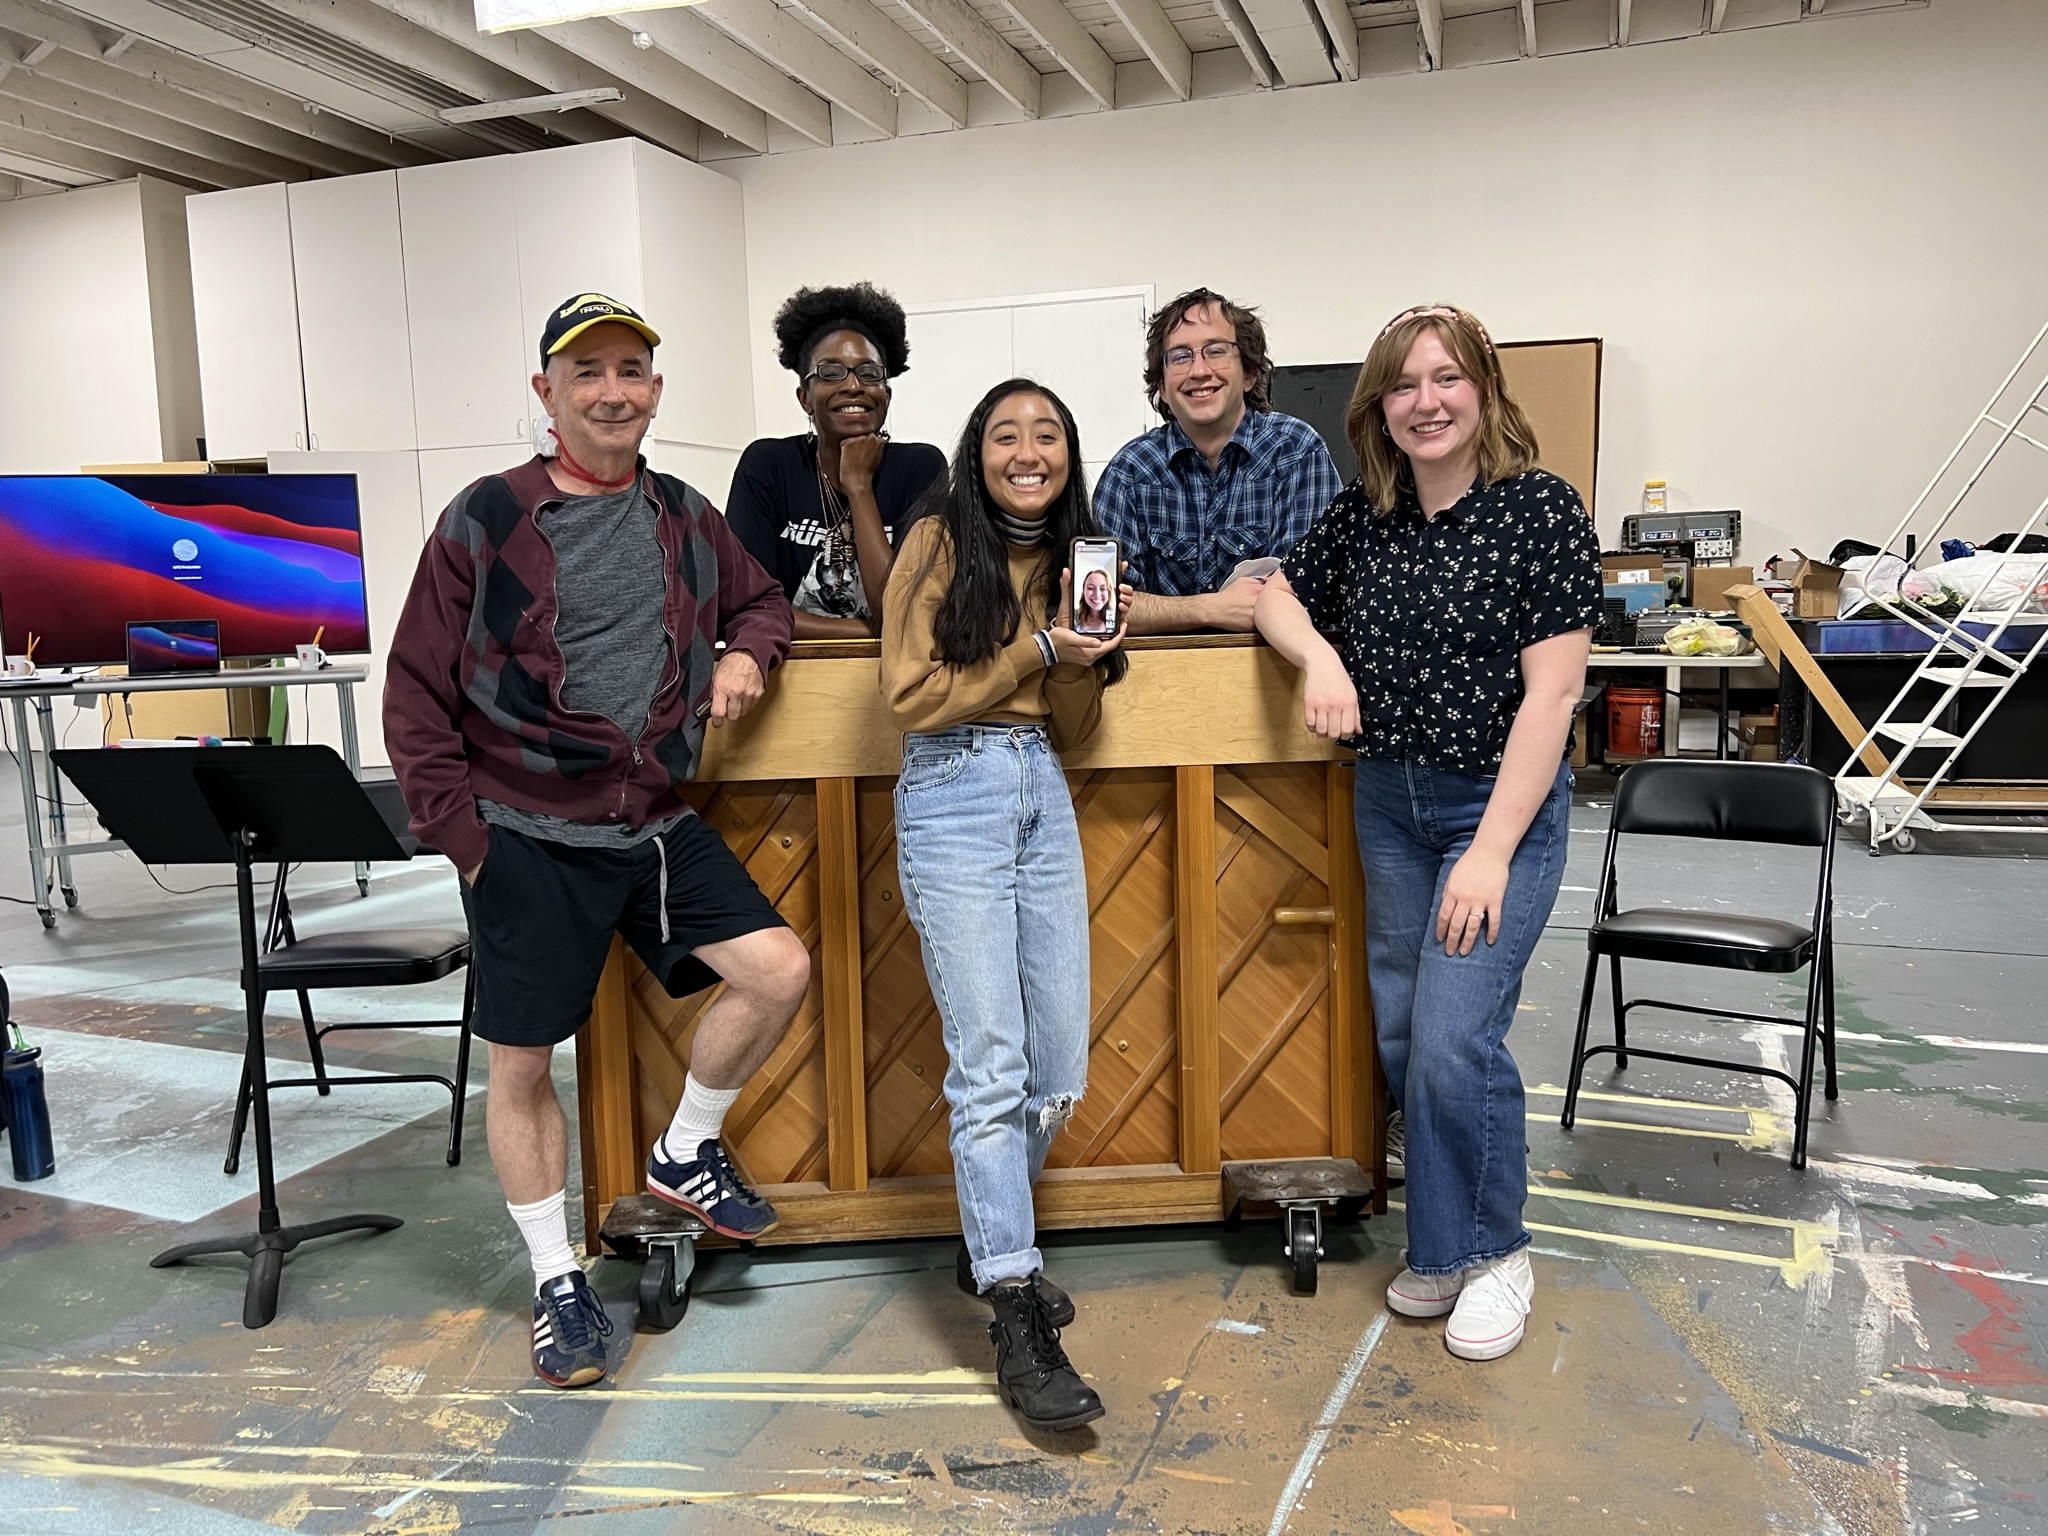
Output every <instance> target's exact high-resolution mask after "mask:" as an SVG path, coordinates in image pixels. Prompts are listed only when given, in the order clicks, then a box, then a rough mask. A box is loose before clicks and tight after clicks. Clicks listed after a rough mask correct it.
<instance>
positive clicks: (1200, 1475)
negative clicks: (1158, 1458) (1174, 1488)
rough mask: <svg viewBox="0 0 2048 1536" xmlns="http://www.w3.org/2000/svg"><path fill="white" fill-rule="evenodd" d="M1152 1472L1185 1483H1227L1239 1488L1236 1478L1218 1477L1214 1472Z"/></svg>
mask: <svg viewBox="0 0 2048 1536" xmlns="http://www.w3.org/2000/svg"><path fill="white" fill-rule="evenodd" d="M1152 1470H1153V1471H1154V1472H1157V1473H1158V1474H1159V1475H1160V1476H1162V1477H1177V1478H1179V1479H1180V1480H1181V1481H1182V1482H1184V1483H1226V1484H1228V1485H1229V1486H1231V1487H1233V1488H1235V1487H1236V1486H1237V1479H1236V1478H1234V1477H1218V1476H1217V1475H1216V1474H1215V1473H1214V1472H1186V1471H1183V1470H1181V1469H1180V1468H1179V1467H1154V1468H1153V1469H1152Z"/></svg>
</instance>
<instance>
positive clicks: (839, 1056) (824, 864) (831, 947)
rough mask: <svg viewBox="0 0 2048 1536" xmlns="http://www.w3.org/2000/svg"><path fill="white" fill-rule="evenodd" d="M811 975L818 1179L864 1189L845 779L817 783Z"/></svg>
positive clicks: (852, 828) (854, 858)
mask: <svg viewBox="0 0 2048 1536" xmlns="http://www.w3.org/2000/svg"><path fill="white" fill-rule="evenodd" d="M818 915H819V924H820V930H819V937H818V969H819V972H820V976H821V979H822V981H823V983H824V996H825V1126H826V1145H827V1147H828V1149H829V1150H828V1157H827V1167H828V1169H829V1171H828V1173H827V1175H826V1179H827V1182H828V1183H829V1184H830V1185H831V1187H832V1188H833V1189H835V1190H859V1189H866V1188H867V1187H868V1095H867V1081H866V1073H865V1070H864V1067H863V1061H864V1057H865V1052H866V1046H865V1044H864V1042H863V1036H862V1021H861V995H860V994H861V942H860V829H859V826H858V824H857V821H856V818H855V814H854V783H853V780H852V779H820V780H818Z"/></svg>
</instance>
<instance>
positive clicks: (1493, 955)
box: [1356, 758, 1571, 1275]
mask: <svg viewBox="0 0 2048 1536" xmlns="http://www.w3.org/2000/svg"><path fill="white" fill-rule="evenodd" d="M1493 785H1494V780H1493V776H1492V775H1487V776H1485V777H1475V776H1473V775H1471V774H1465V773H1453V772H1449V771H1447V770H1444V769H1440V768H1432V767H1431V766H1429V765H1428V764H1427V763H1421V762H1415V761H1412V760H1408V761H1398V762H1397V761H1389V760H1386V759H1379V758H1361V759H1359V763H1358V788H1357V801H1356V807H1357V817H1358V854H1359V860H1360V862H1361V863H1362V864H1363V865H1364V867H1365V908H1366V913H1365V952H1366V969H1367V972H1368V974H1369V975H1370V977H1371V980H1372V1008H1373V1019H1374V1022H1375V1026H1376V1029H1377V1032H1378V1035H1379V1046H1380V1064H1381V1067H1382V1068H1383V1070H1384V1071H1385V1073H1386V1078H1387V1084H1388V1087H1389V1089H1390V1090H1391V1092H1392V1094H1393V1097H1394V1102H1395V1103H1396V1104H1398V1105H1399V1106H1400V1107H1401V1109H1402V1110H1403V1112H1404V1113H1405V1114H1406V1116H1407V1151H1406V1157H1407V1179H1408V1186H1407V1198H1408V1267H1409V1268H1410V1269H1412V1270H1413V1271H1414V1272H1415V1273H1416V1274H1418V1275H1454V1274H1457V1273H1458V1272H1459V1271H1460V1270H1464V1269H1469V1268H1470V1267H1471V1266H1473V1265H1474V1264H1484V1263H1486V1262H1487V1261H1489V1260H1491V1259H1499V1258H1505V1257H1506V1256H1507V1255H1509V1254H1511V1253H1513V1252H1515V1251H1516V1250H1517V1249H1520V1248H1525V1247H1527V1246H1528V1244H1529V1231H1528V1229H1527V1228H1526V1227H1524V1226H1523V1225H1522V1205H1523V1202H1524V1200H1525V1199H1526V1198H1527V1195H1528V1192H1529V1190H1528V1141H1527V1138H1526V1130H1527V1128H1526V1126H1525V1125H1524V1123H1523V1098H1522V1076H1521V1073H1520V1071H1519V1070H1518V1069H1517V1068H1516V1066H1515V1059H1514V1057H1513V1056H1511V1055H1509V1054H1508V1046H1507V1034H1508V1026H1509V1025H1510V1024H1512V1023H1513V1022H1514V1019H1515V1005H1516V1003H1517V1002H1518V1001H1519V1000H1520V998H1521V995H1522V971H1523V968H1524V967H1525V966H1527V965H1528V963H1529V957H1530V956H1531V955H1532V954H1533V953H1534V952H1535V949H1536V941H1537V939H1538V938H1539V937H1540V936H1541V935H1542V933H1543V925H1544V924H1545V923H1546V922H1547V921H1549V918H1550V909H1551V906H1552V905H1553V904H1554V903H1555V902H1556V900H1557V889H1558V885H1559V882H1560V881H1562V880H1563V878H1564V862H1565V843H1566V840H1567V836H1568V833H1569V828H1570V812H1571V773H1570V770H1569V769H1567V768H1565V767H1562V766H1560V767H1559V769H1558V771H1557V781H1556V783H1554V784H1553V785H1552V786H1551V789H1550V793H1549V795H1548V796H1546V797H1545V799H1544V801H1543V804H1542V807H1541V808H1540V809H1539V810H1538V811H1537V812H1536V818H1535V820H1534V821H1532V822H1531V823H1530V824H1529V830H1528V831H1527V832H1526V833H1525V834H1523V837H1522V841H1521V843H1520V845H1519V846H1518V847H1517V848H1516V849H1515V852H1514V857H1513V858H1512V859H1510V860H1509V862H1508V889H1507V896H1506V898H1505V900H1504V902H1503V911H1502V914H1501V925H1500V935H1499V937H1498V939H1497V940H1496V941H1495V942H1493V943H1491V944H1489V943H1487V942H1486V936H1485V934H1484V932H1483V931H1482V933H1481V935H1480V937H1479V940H1478V942H1477V943H1475V944H1474V945H1473V946H1472V953H1471V954H1469V955H1446V954H1445V953H1444V946H1443V943H1442V941H1441V940H1439V939H1438V938H1437V936H1436V914H1437V909H1438V908H1439V907H1440V906H1442V904H1443V898H1444V882H1445V881H1446V880H1447V879H1448V878H1449V877H1450V873H1451V866H1452V865H1453V864H1455V863H1457V862H1458V860H1459V858H1460V857H1461V856H1462V855H1463V854H1464V852H1465V850H1466V849H1467V848H1469V847H1471V846H1472V837H1473V834H1474V833H1476V832H1477V831H1478V830H1479V819H1480V817H1481V816H1483V815H1484V814H1485V812H1486V802H1487V800H1488V799H1489V797H1491V795H1492V793H1493Z"/></svg>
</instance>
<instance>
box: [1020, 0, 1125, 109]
mask: <svg viewBox="0 0 2048 1536" xmlns="http://www.w3.org/2000/svg"><path fill="white" fill-rule="evenodd" d="M1003 8H1004V9H1005V10H1007V11H1008V12H1009V13H1010V14H1011V15H1012V16H1014V17H1016V18H1017V19H1018V20H1019V21H1021V22H1023V23H1024V25H1025V27H1026V29H1027V30H1029V31H1030V33H1031V35H1032V36H1033V37H1035V38H1037V39H1038V41H1039V42H1040V43H1041V44H1042V45H1043V46H1044V48H1045V51H1046V52H1047V53H1049V54H1051V55H1052V56H1053V57H1054V58H1055V59H1057V60H1058V61H1059V66H1060V68H1061V69H1064V70H1065V71H1066V72H1067V73H1068V74H1070V75H1072V76H1073V77H1074V78H1075V79H1076V80H1078V81H1080V83H1081V88H1082V89H1083V90H1085V91H1086V92H1087V93H1088V94H1089V95H1090V96H1093V97H1094V98H1095V100H1096V102H1097V103H1098V104H1099V105H1100V106H1101V107H1102V109H1103V111H1105V112H1107V111H1110V110H1112V109H1113V108H1115V106H1116V61H1115V60H1114V59H1112V58H1111V57H1110V56H1109V55H1108V54H1106V53H1104V52H1103V51H1102V45H1101V44H1100V43H1098V42H1096V41H1095V39H1094V38H1092V37H1090V36H1089V35H1088V29H1087V28H1086V27H1084V26H1082V25H1081V23H1080V22H1078V21H1076V20H1075V19H1074V13H1073V12H1072V11H1070V10H1068V9H1067V7H1066V4H1065V0H1003Z"/></svg>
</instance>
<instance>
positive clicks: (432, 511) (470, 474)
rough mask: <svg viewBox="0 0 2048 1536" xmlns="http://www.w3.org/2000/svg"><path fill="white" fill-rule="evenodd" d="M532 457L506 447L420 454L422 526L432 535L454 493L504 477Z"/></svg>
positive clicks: (453, 449) (446, 450)
mask: <svg viewBox="0 0 2048 1536" xmlns="http://www.w3.org/2000/svg"><path fill="white" fill-rule="evenodd" d="M530 457H532V455H531V454H530V453H528V452H526V451H525V450H524V449H520V448H509V447H505V446H503V445H498V446H495V447H484V448H436V449H433V450H430V451H424V452H422V453H421V454H420V468H419V477H420V524H421V527H422V529H423V531H424V532H426V533H429V534H431V533H432V532H433V531H434V530H435V528H437V527H439V526H440V522H441V514H442V513H443V512H445V511H446V510H447V509H448V503H449V502H451V501H453V500H454V499H455V493H456V492H457V491H460V490H461V489H462V488H463V487H464V486H466V485H468V484H470V483H471V482H472V481H476V480H481V479H483V477H484V476H485V475H497V474H503V473H504V472H505V471H506V470H508V469H515V468H517V467H518V466H519V465H521V464H523V463H525V462H526V460H527V459H528V458H530Z"/></svg>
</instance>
